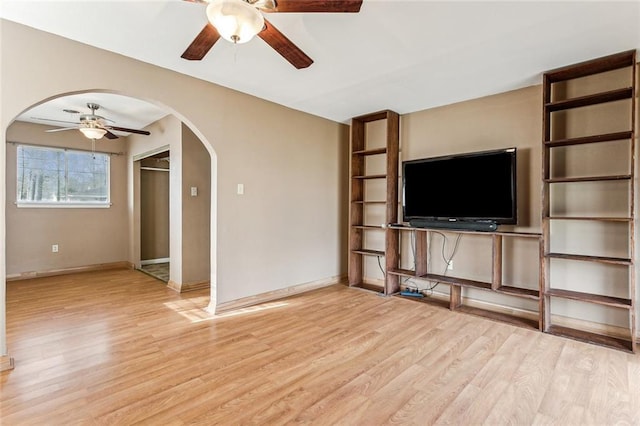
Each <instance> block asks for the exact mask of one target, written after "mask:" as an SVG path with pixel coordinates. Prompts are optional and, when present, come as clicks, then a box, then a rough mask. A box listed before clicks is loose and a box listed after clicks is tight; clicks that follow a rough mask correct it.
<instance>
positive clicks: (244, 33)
mask: <svg viewBox="0 0 640 426" xmlns="http://www.w3.org/2000/svg"><path fill="white" fill-rule="evenodd" d="M185 1H189V2H191V3H208V5H207V18H208V20H209V22H208V23H207V25H205V27H204V28H203V29H202V31H200V33H199V34H198V35H197V36H196V38H195V39H194V40H193V41H192V42H191V44H190V45H189V47H187V50H185V51H184V53H183V54H182V55H181V57H182V58H184V59H188V60H192V61H199V60H201V59H202V58H204V56H205V55H206V54H207V52H209V50H210V49H211V48H212V47H213V45H214V44H215V43H216V42H217V41H218V39H219V38H220V37H222V38H224V39H226V40H228V41H230V42H232V43H246V42H247V41H249V40H251V38H253V36H255V35H257V36H258V37H260V38H261V39H262V40H264V41H265V42H266V43H267V44H268V45H269V46H271V47H272V48H273V49H274V50H275V51H276V52H278V53H279V54H280V55H282V57H284V58H285V59H286V60H287V61H289V62H290V63H291V65H293V66H294V67H296V68H297V69H301V68H307V67H308V66H309V65H311V64H312V63H313V59H311V58H310V57H309V56H307V54H305V53H304V52H303V51H302V50H301V49H300V48H299V47H298V46H296V45H295V44H294V43H293V42H292V41H291V40H289V39H288V38H287V37H286V36H285V35H284V34H282V33H281V32H280V31H279V30H278V29H277V28H276V27H274V26H273V24H271V23H270V22H268V21H267V20H266V19H265V18H264V16H263V15H262V12H266V13H285V12H291V13H300V12H305V13H306V12H320V13H357V12H359V11H360V6H361V5H362V0H210V1H205V0H185Z"/></svg>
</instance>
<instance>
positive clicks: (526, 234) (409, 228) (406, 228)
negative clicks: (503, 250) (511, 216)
mask: <svg viewBox="0 0 640 426" xmlns="http://www.w3.org/2000/svg"><path fill="white" fill-rule="evenodd" d="M389 228H391V229H398V230H400V231H421V232H431V231H437V232H451V233H456V234H475V235H486V236H491V235H503V236H505V237H523V238H541V237H542V234H540V233H538V232H509V231H488V232H487V231H468V230H464V229H441V228H416V227H413V226H389Z"/></svg>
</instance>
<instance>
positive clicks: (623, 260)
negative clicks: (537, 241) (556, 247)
mask: <svg viewBox="0 0 640 426" xmlns="http://www.w3.org/2000/svg"><path fill="white" fill-rule="evenodd" d="M545 257H548V258H552V259H566V260H580V261H586V262H597V263H610V264H614V265H631V264H632V262H631V259H628V258H621V257H604V256H587V255H583V254H568V253H546V254H545Z"/></svg>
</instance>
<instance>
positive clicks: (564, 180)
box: [544, 174, 632, 183]
mask: <svg viewBox="0 0 640 426" xmlns="http://www.w3.org/2000/svg"><path fill="white" fill-rule="evenodd" d="M631 178H632V175H630V174H628V175H610V176H584V177H573V178H571V177H569V178H566V177H565V178H551V179H545V180H544V181H545V182H547V183H572V182H599V181H605V180H630V179H631Z"/></svg>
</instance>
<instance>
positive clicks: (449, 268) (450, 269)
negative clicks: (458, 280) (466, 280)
mask: <svg viewBox="0 0 640 426" xmlns="http://www.w3.org/2000/svg"><path fill="white" fill-rule="evenodd" d="M447 269H448V270H449V271H453V260H450V261H449V263H447Z"/></svg>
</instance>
